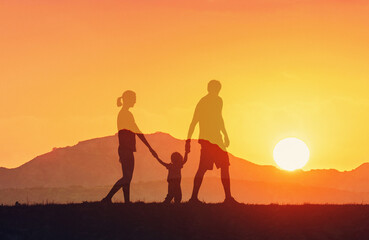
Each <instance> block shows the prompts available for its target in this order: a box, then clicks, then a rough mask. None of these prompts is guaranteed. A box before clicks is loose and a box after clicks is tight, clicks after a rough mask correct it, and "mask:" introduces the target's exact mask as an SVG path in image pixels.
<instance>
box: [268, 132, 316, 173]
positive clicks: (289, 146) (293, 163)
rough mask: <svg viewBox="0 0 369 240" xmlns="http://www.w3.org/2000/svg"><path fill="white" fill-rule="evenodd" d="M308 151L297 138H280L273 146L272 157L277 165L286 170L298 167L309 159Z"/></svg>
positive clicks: (302, 165)
mask: <svg viewBox="0 0 369 240" xmlns="http://www.w3.org/2000/svg"><path fill="white" fill-rule="evenodd" d="M309 156H310V151H309V148H308V147H307V145H306V144H305V143H304V142H303V141H301V140H300V139H298V138H286V139H283V140H281V141H280V142H279V143H277V145H276V146H275V148H274V151H273V157H274V161H275V162H276V163H277V165H278V166H279V167H280V168H282V169H284V170H288V171H293V170H296V169H300V168H302V167H304V166H305V165H306V163H307V162H308V161H309Z"/></svg>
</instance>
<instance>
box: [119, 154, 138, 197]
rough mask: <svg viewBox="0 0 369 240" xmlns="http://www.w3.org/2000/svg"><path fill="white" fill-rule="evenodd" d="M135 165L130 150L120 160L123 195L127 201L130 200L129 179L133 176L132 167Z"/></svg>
mask: <svg viewBox="0 0 369 240" xmlns="http://www.w3.org/2000/svg"><path fill="white" fill-rule="evenodd" d="M134 167H135V161H134V156H133V152H131V153H130V154H129V155H127V157H126V158H125V159H124V160H123V162H122V171H123V178H122V183H123V185H122V186H123V196H124V202H125V203H129V202H130V185H131V180H132V176H133V169H134Z"/></svg>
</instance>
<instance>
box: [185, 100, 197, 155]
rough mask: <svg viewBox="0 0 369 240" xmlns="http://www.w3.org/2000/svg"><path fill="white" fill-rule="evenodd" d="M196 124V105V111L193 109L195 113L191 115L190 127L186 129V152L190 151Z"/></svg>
mask: <svg viewBox="0 0 369 240" xmlns="http://www.w3.org/2000/svg"><path fill="white" fill-rule="evenodd" d="M198 122H199V104H197V106H196V109H195V112H194V114H193V117H192V121H191V124H190V127H189V129H188V134H187V141H186V152H189V151H190V146H191V138H192V134H193V132H194V131H195V127H196V125H197V123H198Z"/></svg>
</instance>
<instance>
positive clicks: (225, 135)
mask: <svg viewBox="0 0 369 240" xmlns="http://www.w3.org/2000/svg"><path fill="white" fill-rule="evenodd" d="M222 112H223V101H222V102H221V108H220V118H221V123H220V124H221V126H220V131H221V132H222V133H223V136H224V145H225V147H229V138H228V133H227V130H226V128H225V124H224V119H223V113H222Z"/></svg>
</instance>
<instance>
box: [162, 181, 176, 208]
mask: <svg viewBox="0 0 369 240" xmlns="http://www.w3.org/2000/svg"><path fill="white" fill-rule="evenodd" d="M173 197H174V186H173V182H172V181H168V194H167V196H166V197H165V200H164V203H170V202H171V201H172V199H173Z"/></svg>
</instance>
